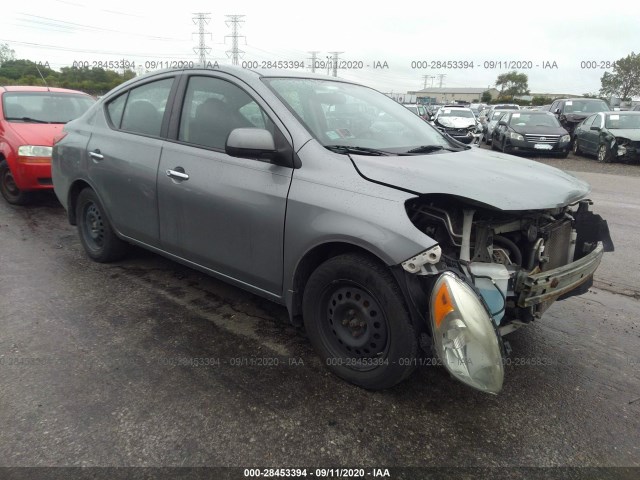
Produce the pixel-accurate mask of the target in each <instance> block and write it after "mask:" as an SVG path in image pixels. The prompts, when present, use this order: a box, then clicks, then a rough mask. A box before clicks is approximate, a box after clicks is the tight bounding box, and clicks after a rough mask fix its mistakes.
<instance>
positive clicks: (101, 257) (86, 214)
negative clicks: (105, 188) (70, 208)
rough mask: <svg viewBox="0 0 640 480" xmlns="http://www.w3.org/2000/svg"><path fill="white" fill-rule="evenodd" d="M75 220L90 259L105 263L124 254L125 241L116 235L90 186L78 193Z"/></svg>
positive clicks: (125, 248)
mask: <svg viewBox="0 0 640 480" xmlns="http://www.w3.org/2000/svg"><path fill="white" fill-rule="evenodd" d="M76 220H77V221H78V233H79V234H80V241H81V242H82V246H83V247H84V250H85V251H86V252H87V255H89V257H91V259H92V260H95V261H96V262H101V263H107V262H113V261H115V260H119V259H120V258H122V257H123V256H124V254H125V253H126V251H127V243H125V242H123V241H122V240H120V239H119V238H118V237H117V236H116V234H115V233H114V231H113V228H112V227H111V224H110V223H109V220H108V219H107V216H106V215H105V211H104V208H103V207H102V205H101V204H100V200H99V199H98V196H97V195H96V193H95V192H94V191H93V190H91V189H90V188H85V189H84V190H82V191H81V192H80V195H78V200H77V202H76Z"/></svg>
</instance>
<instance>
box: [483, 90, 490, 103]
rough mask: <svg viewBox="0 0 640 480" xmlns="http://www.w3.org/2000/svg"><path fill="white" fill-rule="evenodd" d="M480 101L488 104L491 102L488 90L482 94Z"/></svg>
mask: <svg viewBox="0 0 640 480" xmlns="http://www.w3.org/2000/svg"><path fill="white" fill-rule="evenodd" d="M480 101H481V102H484V103H489V102H490V101H491V92H490V91H489V90H485V91H484V92H482V97H480Z"/></svg>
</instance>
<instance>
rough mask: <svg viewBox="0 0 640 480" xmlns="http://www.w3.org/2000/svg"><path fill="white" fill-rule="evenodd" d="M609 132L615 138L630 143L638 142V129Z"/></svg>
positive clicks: (617, 129) (639, 134)
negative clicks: (629, 141)
mask: <svg viewBox="0 0 640 480" xmlns="http://www.w3.org/2000/svg"><path fill="white" fill-rule="evenodd" d="M609 132H611V135H613V136H614V137H616V138H618V137H621V138H626V139H627V140H631V141H632V142H638V141H640V128H610V129H609Z"/></svg>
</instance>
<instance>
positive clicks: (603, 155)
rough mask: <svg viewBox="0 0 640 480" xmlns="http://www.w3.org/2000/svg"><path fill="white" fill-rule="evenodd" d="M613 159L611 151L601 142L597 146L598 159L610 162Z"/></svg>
mask: <svg viewBox="0 0 640 480" xmlns="http://www.w3.org/2000/svg"><path fill="white" fill-rule="evenodd" d="M612 160H613V158H612V156H611V152H610V151H609V149H608V148H607V146H606V145H604V144H602V145H600V147H599V148H598V161H599V162H601V163H611V161H612Z"/></svg>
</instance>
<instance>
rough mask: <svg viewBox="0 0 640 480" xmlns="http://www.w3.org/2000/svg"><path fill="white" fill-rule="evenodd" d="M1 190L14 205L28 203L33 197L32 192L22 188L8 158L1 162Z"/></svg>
mask: <svg viewBox="0 0 640 480" xmlns="http://www.w3.org/2000/svg"><path fill="white" fill-rule="evenodd" d="M0 192H2V196H3V197H4V199H5V200H6V201H7V202H9V203H11V204H12V205H26V204H27V203H29V200H30V199H31V194H30V192H25V191H23V190H20V189H19V188H18V186H17V185H16V181H15V179H14V178H13V173H11V169H10V168H9V164H8V163H7V161H6V160H2V161H1V162H0Z"/></svg>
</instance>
